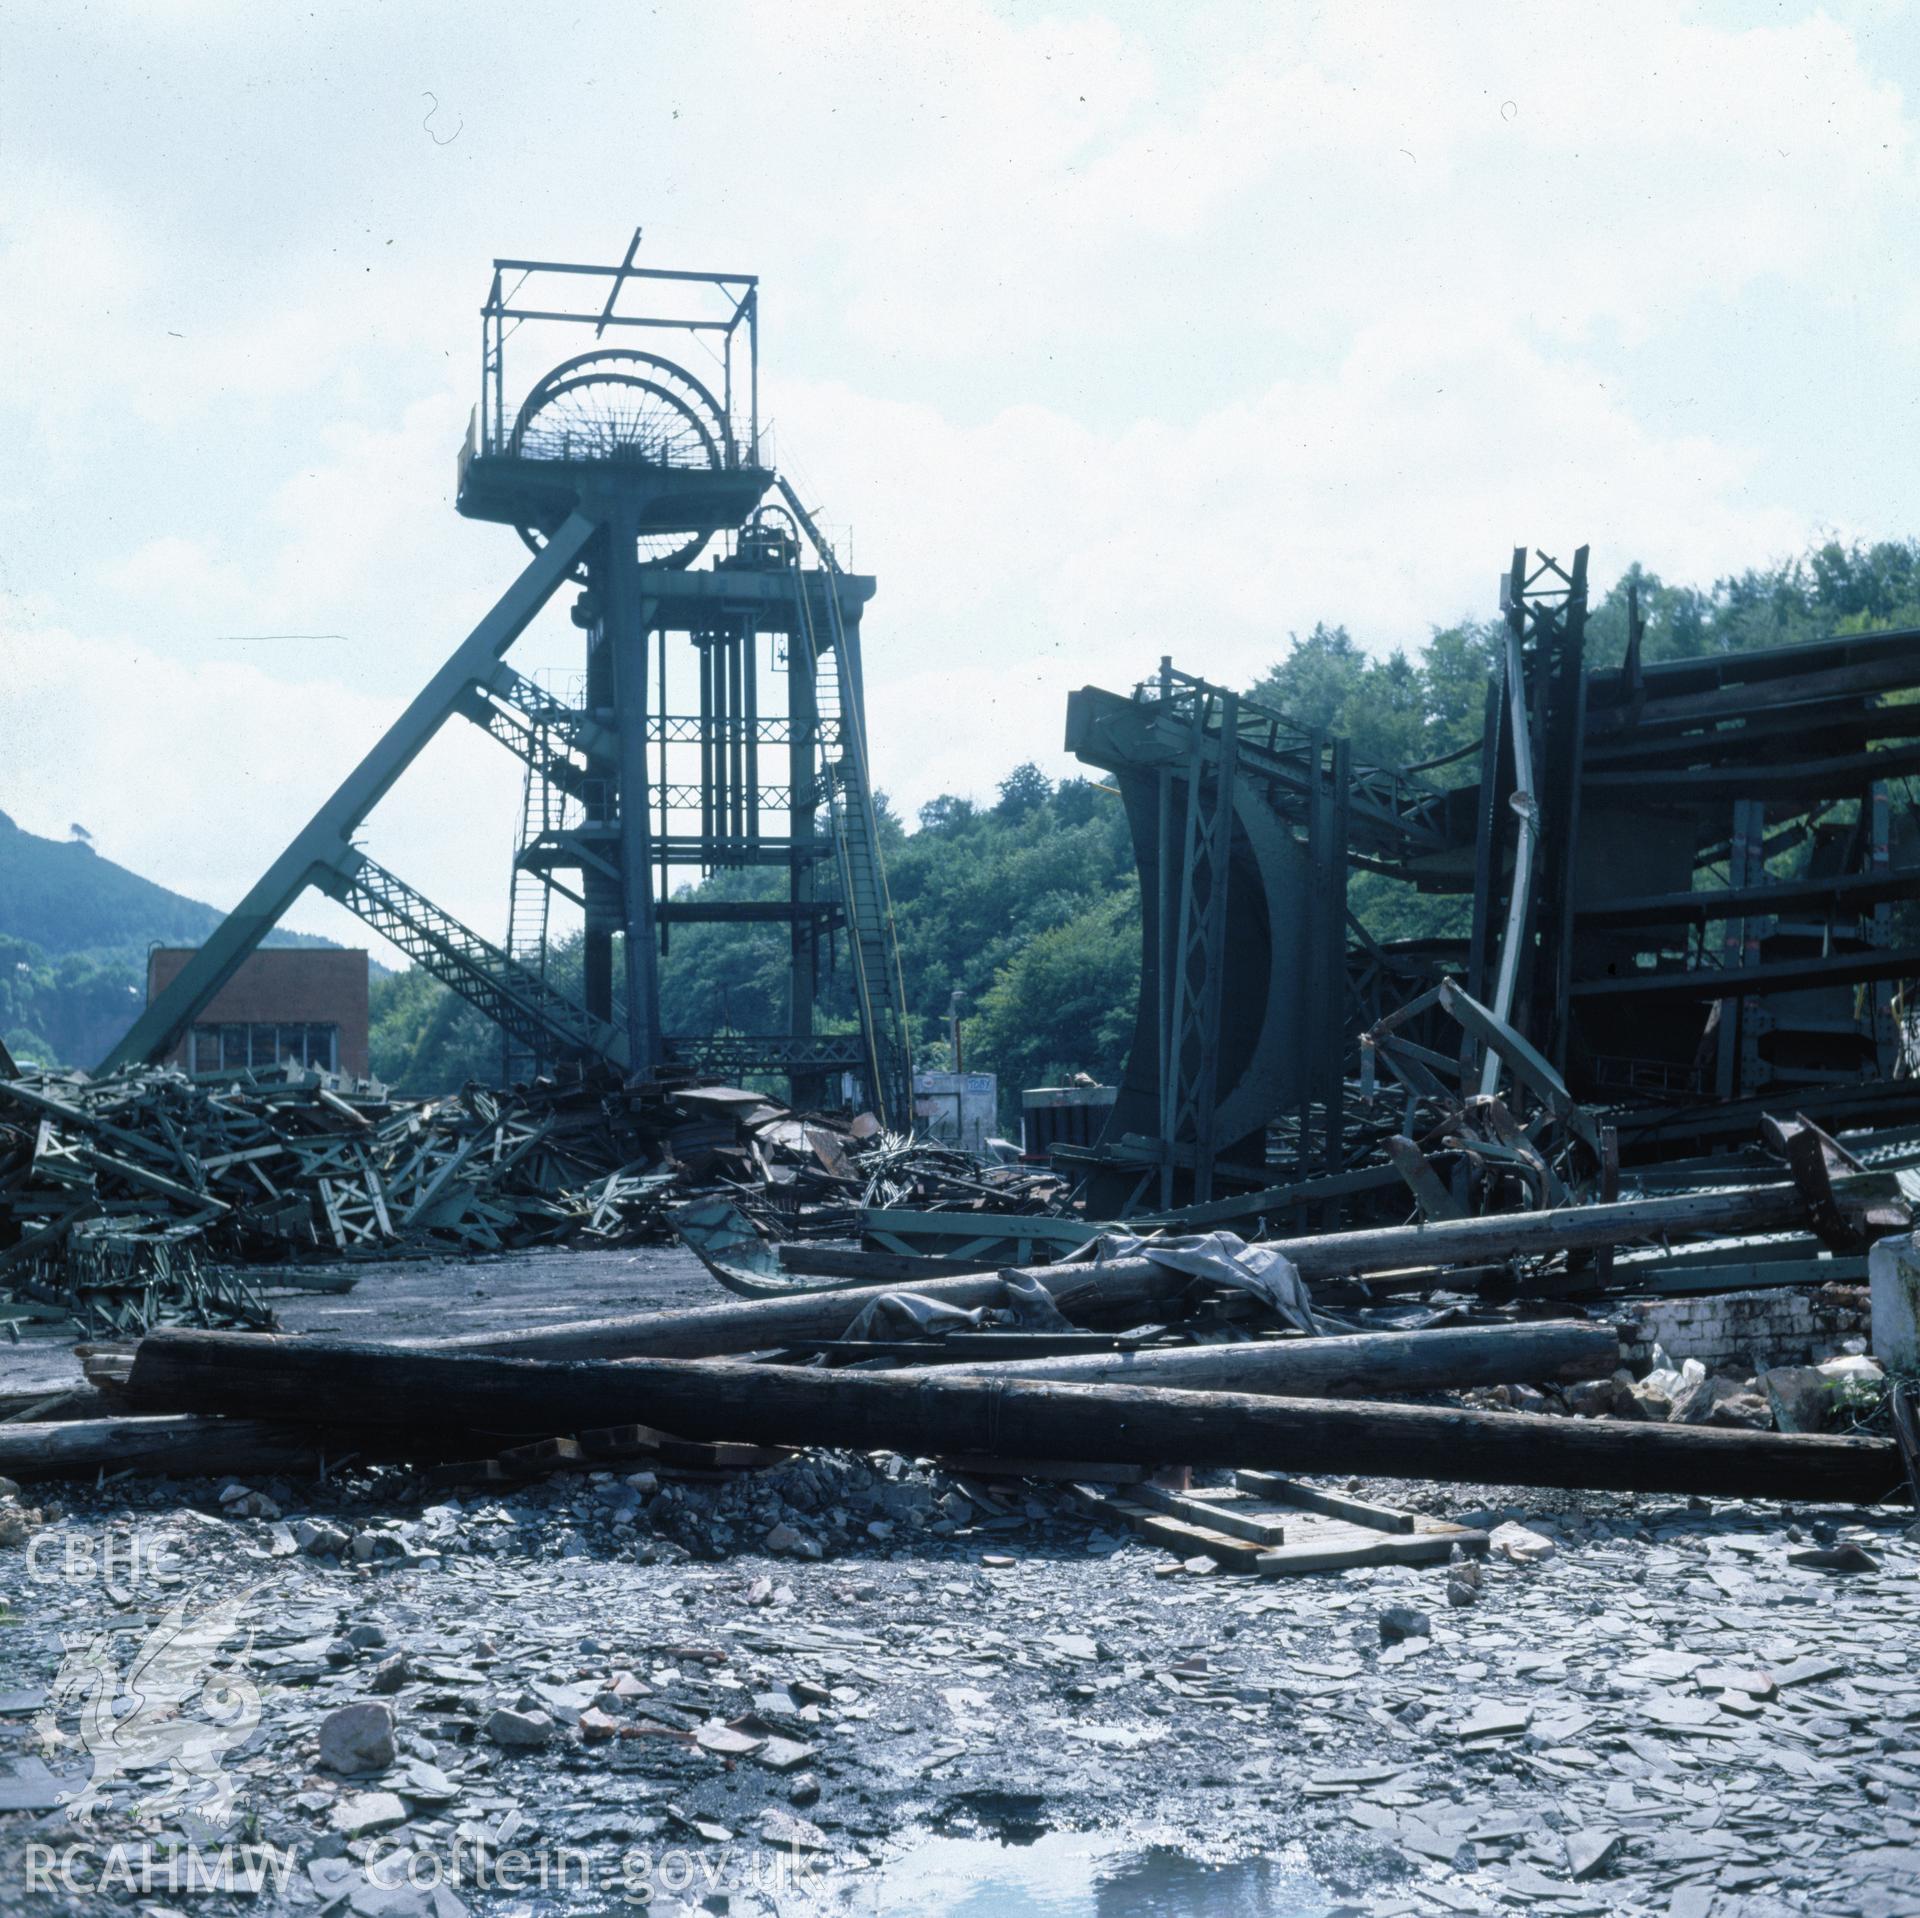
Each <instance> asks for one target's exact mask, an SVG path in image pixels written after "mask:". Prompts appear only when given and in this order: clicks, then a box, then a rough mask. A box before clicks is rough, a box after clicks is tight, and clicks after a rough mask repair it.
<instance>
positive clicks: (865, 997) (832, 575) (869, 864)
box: [789, 495, 913, 1132]
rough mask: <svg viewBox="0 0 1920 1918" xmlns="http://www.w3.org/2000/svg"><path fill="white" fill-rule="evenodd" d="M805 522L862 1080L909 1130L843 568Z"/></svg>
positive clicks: (893, 942)
mask: <svg viewBox="0 0 1920 1918" xmlns="http://www.w3.org/2000/svg"><path fill="white" fill-rule="evenodd" d="M789 498H791V495H789ZM796 504H797V502H796ZM807 530H808V532H809V534H810V535H811V536H812V538H813V542H814V546H815V548H816V550H817V551H818V552H819V555H820V569H819V571H818V572H817V573H815V574H813V575H811V577H812V578H815V579H818V580H820V581H821V582H822V583H823V584H824V586H825V589H826V590H825V592H824V594H823V595H822V598H823V600H824V603H825V609H826V615H827V618H826V623H827V626H828V628H829V630H828V631H827V632H826V633H824V634H823V633H822V632H820V631H819V630H818V625H817V623H816V619H815V608H814V604H813V594H812V593H811V592H810V591H809V590H808V579H809V577H810V576H809V574H808V573H807V572H806V570H805V569H804V568H796V569H795V572H794V575H793V578H794V591H795V594H796V595H797V598H798V603H799V612H800V618H799V622H798V624H799V628H800V631H799V634H798V635H797V637H798V638H799V640H800V641H801V643H802V644H803V646H804V648H805V655H804V656H805V661H806V663H807V665H808V666H809V667H810V668H811V671H812V674H813V684H814V701H815V706H816V709H817V711H818V712H819V715H820V721H821V728H820V730H821V738H822V740H823V742H824V741H826V740H828V739H833V740H835V741H837V742H838V748H837V751H832V752H830V751H829V750H828V749H827V748H826V746H825V745H824V743H823V745H822V749H821V754H820V763H821V774H822V780H823V783H824V785H825V787H826V799H827V818H828V821H829V825H830V828H831V830H832V833H833V852H834V864H835V866H836V868H837V870H838V872H839V875H840V898H841V902H842V905H843V907H844V909H845V912H846V917H847V945H848V949H849V952H850V955H851V958H852V961H853V964H852V971H853V989H854V999H855V1002H856V1005H857V1007H858V1010H859V1014H860V1032H861V1038H862V1041H863V1043H864V1047H865V1051H866V1058H867V1080H868V1087H869V1090H870V1092H871V1094H872V1097H873V1101H874V1105H875V1108H876V1116H877V1117H878V1118H879V1119H880V1121H881V1123H882V1124H883V1125H886V1126H889V1127H891V1128H893V1129H895V1130H897V1131H902V1132H905V1131H910V1130H911V1129H912V1126H913V1058H912V1046H911V1042H910V1039H909V1036H908V1031H907V994H906V984H905V981H904V979H903V977H902V975H901V971H900V946H899V941H898V939H897V938H896V936H895V933H894V925H893V900H892V897H891V896H890V895H889V893H888V891H887V873H886V866H885V864H884V862H883V861H882V859H881V856H880V819H879V814H878V812H877V810H876V809H875V806H874V803H873V788H872V785H871V783H870V782H869V780H868V777H867V763H866V724H865V715H864V714H862V713H861V712H860V711H859V710H858V702H857V699H855V698H850V697H848V693H849V689H848V688H847V686H846V685H845V683H844V679H843V675H842V672H841V661H842V657H843V653H844V644H843V642H844V639H845V627H844V625H843V623H842V620H841V615H840V594H839V567H838V566H837V564H836V563H835V561H834V558H833V554H832V551H831V549H829V548H828V547H827V545H826V543H825V542H824V541H823V540H822V539H821V538H820V536H819V534H818V532H817V531H815V529H814V528H813V527H812V525H811V523H808V528H807Z"/></svg>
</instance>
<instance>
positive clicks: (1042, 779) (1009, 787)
mask: <svg viewBox="0 0 1920 1918" xmlns="http://www.w3.org/2000/svg"><path fill="white" fill-rule="evenodd" d="M1052 797H1053V781H1052V780H1050V779H1049V778H1048V777H1047V776H1046V774H1045V773H1043V772H1042V771H1041V770H1040V768H1039V767H1038V766H1036V765H1035V764H1034V763H1033V761H1032V760H1030V759H1029V760H1028V761H1026V763H1025V764H1024V765H1019V766H1016V767H1014V769H1013V771H1012V772H1010V773H1008V775H1007V776H1006V778H1004V779H1003V780H1001V782H1000V803H999V805H998V806H996V807H995V808H994V811H995V812H997V813H998V814H999V815H1000V817H1001V818H1002V819H1025V818H1026V817H1027V815H1028V814H1029V813H1031V812H1033V811H1034V810H1035V809H1036V808H1038V807H1041V806H1044V805H1045V804H1046V803H1047V801H1048V800H1049V799H1051V798H1052Z"/></svg>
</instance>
